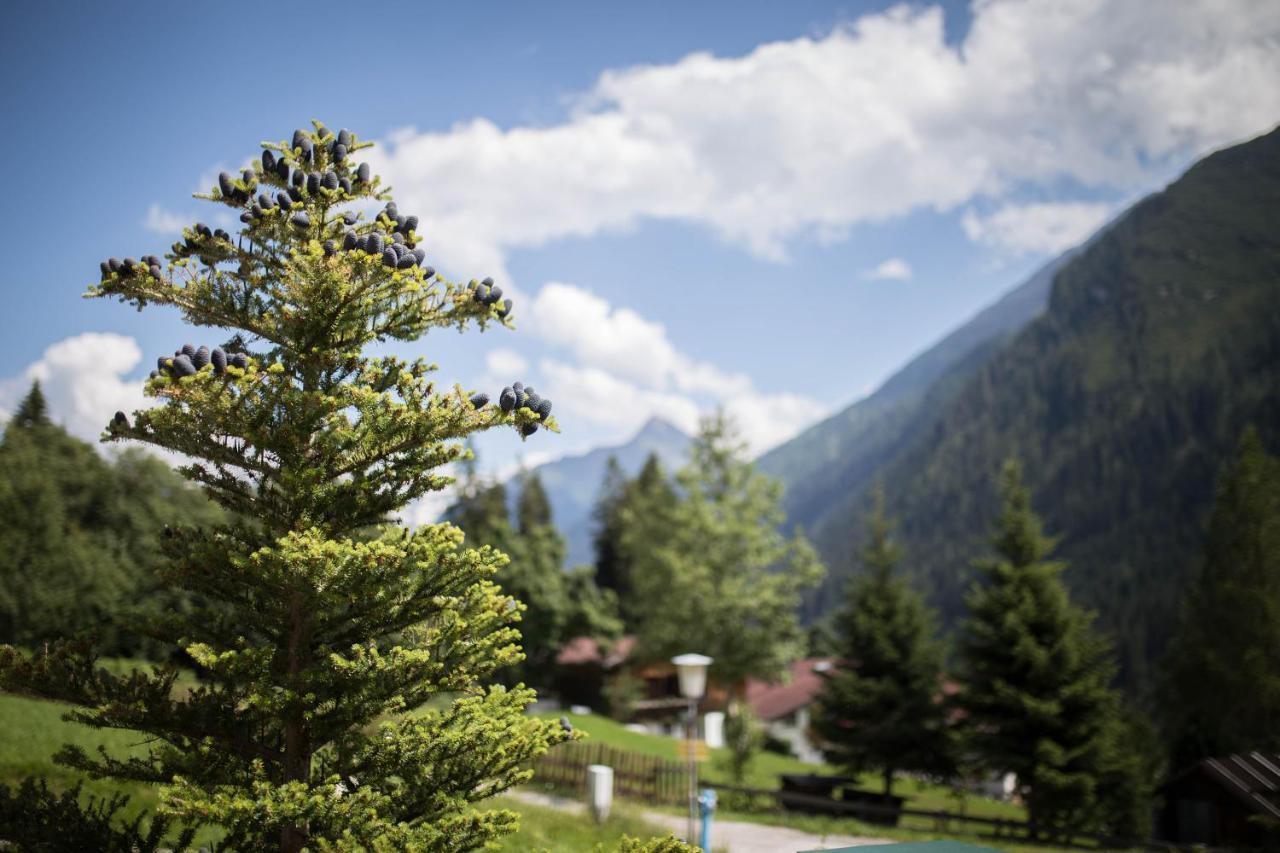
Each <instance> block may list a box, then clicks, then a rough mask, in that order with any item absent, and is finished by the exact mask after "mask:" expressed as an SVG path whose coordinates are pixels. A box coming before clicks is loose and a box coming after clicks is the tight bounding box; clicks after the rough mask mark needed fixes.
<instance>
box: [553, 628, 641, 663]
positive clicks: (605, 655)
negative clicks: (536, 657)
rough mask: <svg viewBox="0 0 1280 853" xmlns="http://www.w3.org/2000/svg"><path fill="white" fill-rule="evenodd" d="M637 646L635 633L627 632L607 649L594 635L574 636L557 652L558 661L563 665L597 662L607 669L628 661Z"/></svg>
mask: <svg viewBox="0 0 1280 853" xmlns="http://www.w3.org/2000/svg"><path fill="white" fill-rule="evenodd" d="M635 647H636V638H635V635H634V634H627V635H626V636H624V637H621V638H619V640H618V641H617V642H616V643H614V644H613V645H612V646H610V647H609V648H608V649H607V650H605V649H602V648H601V647H600V643H599V642H597V641H596V639H595V638H594V637H574V638H573V639H572V640H570V641H569V642H567V643H565V644H564V646H563V647H561V649H560V651H559V652H557V653H556V663H558V664H560V665H561V666H576V665H579V664H586V663H596V664H600V665H601V666H603V667H604V668H605V669H613V668H614V667H616V666H618V665H620V664H623V663H626V660H627V658H629V657H630V656H631V651H632V650H633V649H634V648H635Z"/></svg>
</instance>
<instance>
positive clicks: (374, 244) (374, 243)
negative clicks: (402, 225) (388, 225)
mask: <svg viewBox="0 0 1280 853" xmlns="http://www.w3.org/2000/svg"><path fill="white" fill-rule="evenodd" d="M382 247H383V242H382V235H381V234H378V233H374V234H370V235H369V248H368V249H367V250H366V251H368V253H369V254H371V255H381V254H382Z"/></svg>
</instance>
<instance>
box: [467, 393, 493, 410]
mask: <svg viewBox="0 0 1280 853" xmlns="http://www.w3.org/2000/svg"><path fill="white" fill-rule="evenodd" d="M488 404H489V395H488V394H486V393H484V392H483V391H481V392H480V393H479V394H472V395H471V405H472V407H473V408H476V409H483V408H484V407H485V406H487V405H488Z"/></svg>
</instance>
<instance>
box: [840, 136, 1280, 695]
mask: <svg viewBox="0 0 1280 853" xmlns="http://www.w3.org/2000/svg"><path fill="white" fill-rule="evenodd" d="M1277 210H1280V131H1274V132H1272V133H1270V134H1268V135H1266V136H1263V137H1260V138H1258V139H1255V140H1253V141H1251V142H1248V143H1244V144H1242V145H1238V146H1235V147H1233V148H1230V149H1226V150H1223V151H1220V152H1217V153H1215V154H1213V155H1211V156H1209V157H1207V158H1205V159H1204V160H1202V161H1201V162H1200V163H1198V164H1196V165H1195V166H1194V167H1192V168H1191V169H1190V170H1189V171H1188V172H1187V173H1186V174H1185V175H1184V176H1183V177H1182V178H1181V179H1179V180H1178V181H1176V182H1175V183H1173V184H1172V185H1170V186H1169V187H1168V188H1167V189H1166V190H1164V191H1163V192H1160V193H1156V194H1155V195H1152V196H1150V197H1148V198H1147V199H1145V200H1144V201H1142V202H1141V203H1139V204H1137V205H1136V206H1134V207H1133V208H1132V209H1131V210H1129V211H1128V212H1127V213H1126V214H1125V215H1124V216H1123V217H1121V218H1120V219H1119V220H1118V221H1117V222H1116V223H1115V224H1114V225H1112V226H1111V227H1110V228H1109V229H1107V230H1106V231H1105V232H1104V233H1103V234H1101V235H1100V236H1099V237H1097V238H1096V239H1095V240H1094V241H1092V243H1091V244H1090V245H1088V246H1087V247H1086V248H1084V249H1083V250H1082V251H1080V252H1079V253H1078V254H1077V256H1076V257H1074V258H1072V259H1070V260H1069V261H1068V262H1067V263H1066V264H1064V265H1063V267H1062V268H1061V270H1059V272H1058V274H1057V276H1056V278H1055V279H1054V282H1053V289H1052V293H1051V297H1050V301H1049V307H1048V310H1047V311H1046V312H1045V314H1044V315H1043V316H1042V317H1040V318H1038V319H1037V320H1035V321H1033V322H1032V323H1031V324H1030V325H1028V326H1027V327H1026V328H1025V329H1024V330H1023V331H1022V332H1020V333H1019V334H1017V335H1016V336H1015V337H1014V338H1013V339H1012V340H1011V341H1009V342H1008V343H1006V344H1004V345H1003V346H1000V347H999V348H998V351H996V352H994V353H993V354H992V355H991V356H990V357H989V358H986V359H983V360H982V363H981V364H980V365H976V366H974V367H973V373H972V375H970V376H969V377H968V378H966V379H964V380H963V381H962V382H960V383H959V385H958V387H957V388H956V390H955V391H954V392H952V393H949V394H948V393H944V391H943V390H942V389H941V388H940V387H939V383H935V384H934V386H933V387H932V388H931V389H930V392H928V393H930V394H934V395H935V396H942V397H946V398H947V399H946V402H945V404H943V405H941V406H939V407H938V408H937V411H936V416H935V417H933V418H932V421H931V423H929V424H928V426H927V427H926V428H924V429H921V430H920V431H919V432H918V434H917V435H916V436H915V437H914V438H913V439H912V440H911V442H910V444H909V446H908V447H906V448H905V449H904V450H903V451H902V452H900V453H898V454H896V455H894V456H893V457H891V458H890V459H889V460H887V462H885V463H884V464H883V465H881V466H879V467H877V468H876V469H875V471H874V472H873V473H874V474H879V475H882V476H883V478H884V480H885V483H886V487H887V490H888V496H889V506H890V510H891V512H892V513H893V514H894V515H896V516H898V517H899V518H900V520H901V527H900V533H901V535H902V538H903V540H904V542H905V544H906V546H907V548H908V560H909V564H910V566H911V568H912V569H913V571H915V572H916V573H917V575H918V576H920V577H921V578H922V579H923V580H924V583H925V585H926V587H927V588H928V589H929V590H930V591H931V594H932V596H933V600H934V603H935V604H937V605H938V606H939V607H940V608H941V610H942V613H943V616H944V618H946V619H947V620H948V621H949V622H954V620H955V619H956V617H957V616H959V615H960V613H961V611H962V600H963V591H964V590H965V589H966V588H967V586H968V585H969V583H970V582H971V578H972V575H971V574H970V572H969V569H968V565H969V561H970V559H971V558H972V557H973V556H974V555H975V554H976V553H980V552H981V551H982V550H983V549H984V547H985V540H986V529H987V527H988V525H989V523H990V519H991V518H992V516H993V514H994V512H995V501H994V495H993V490H992V480H993V476H994V474H995V472H996V470H997V468H998V467H999V465H1000V462H1001V460H1002V459H1004V458H1005V457H1006V456H1008V455H1009V454H1016V455H1018V456H1019V457H1021V458H1022V460H1023V462H1024V464H1025V468H1026V476H1027V480H1028V484H1029V485H1030V486H1031V488H1032V490H1033V495H1034V500H1035V504H1036V507H1037V509H1038V510H1039V511H1040V512H1041V513H1042V514H1043V515H1044V516H1045V520H1046V523H1047V526H1048V529H1049V530H1050V531H1051V532H1053V533H1055V534H1057V535H1058V536H1060V537H1061V538H1060V544H1059V548H1058V552H1057V553H1058V555H1059V556H1060V557H1062V558H1063V559H1066V560H1068V561H1070V563H1071V568H1070V569H1069V570H1068V572H1067V574H1066V575H1065V578H1066V581H1067V583H1068V584H1069V586H1070V587H1071V590H1072V593H1073V595H1075V596H1076V597H1077V598H1078V599H1079V600H1080V601H1082V602H1083V603H1084V604H1085V605H1087V606H1089V607H1091V608H1094V609H1096V610H1097V611H1098V613H1099V617H1100V624H1101V625H1102V627H1104V628H1105V629H1107V630H1109V631H1110V632H1111V633H1112V634H1113V635H1114V636H1115V637H1116V638H1117V640H1118V643H1119V647H1120V653H1121V662H1122V664H1123V667H1124V672H1125V675H1126V677H1127V679H1128V681H1129V683H1130V684H1131V685H1141V684H1144V683H1146V681H1147V677H1148V675H1149V672H1150V664H1151V662H1152V660H1153V659H1154V658H1155V656H1156V655H1157V654H1158V653H1159V652H1160V650H1161V649H1162V648H1163V645H1164V643H1165V641H1166V639H1167V637H1168V633H1169V630H1170V626H1171V624H1172V621H1173V619H1174V616H1175V613H1176V607H1177V601H1178V598H1179V595H1180V592H1181V590H1182V588H1183V585H1184V582H1185V580H1186V578H1187V577H1188V574H1189V573H1190V571H1191V570H1192V569H1193V567H1194V566H1195V565H1196V562H1197V560H1198V559H1199V552H1200V549H1201V544H1202V539H1203V528H1204V520H1205V517H1206V514H1207V511H1208V508H1209V504H1210V501H1211V498H1212V493H1213V488H1214V482H1215V478H1216V476H1217V473H1218V471H1219V470H1220V468H1221V466H1222V464H1223V462H1224V461H1225V460H1226V459H1227V458H1228V457H1229V455H1230V451H1231V449H1232V448H1233V447H1234V445H1235V442H1236V440H1237V438H1238V436H1239V434H1240V431H1241V430H1242V428H1243V427H1244V426H1245V424H1247V423H1254V424H1256V425H1257V426H1258V427H1259V429H1260V430H1261V432H1262V435H1263V439H1264V442H1265V443H1266V444H1267V445H1269V446H1270V447H1273V448H1274V447H1276V446H1277V445H1280V394H1278V393H1277V390H1276V389H1278V388H1280V313H1278V312H1277V311H1276V308H1277V305H1280V231H1277V229H1276V228H1275V221H1276V211H1277ZM944 382H945V379H944ZM847 517H848V516H846V518H847ZM820 544H821V545H822V546H823V549H824V552H826V553H827V556H828V558H829V559H830V560H832V562H833V564H834V565H835V566H836V571H837V572H841V573H843V572H847V570H848V561H847V560H845V559H839V560H838V558H839V557H841V556H842V555H843V554H846V553H847V548H848V547H849V545H850V544H852V543H848V542H846V543H841V544H842V545H843V547H842V548H839V549H837V548H835V547H834V546H833V542H832V540H831V539H830V538H826V539H820ZM842 570H843V572H842Z"/></svg>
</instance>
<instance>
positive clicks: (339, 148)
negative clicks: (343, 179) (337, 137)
mask: <svg viewBox="0 0 1280 853" xmlns="http://www.w3.org/2000/svg"><path fill="white" fill-rule="evenodd" d="M346 159H347V146H345V145H343V144H342V143H341V142H339V143H337V144H336V145H334V146H333V162H335V163H342V162H343V161H345V160H346Z"/></svg>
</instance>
